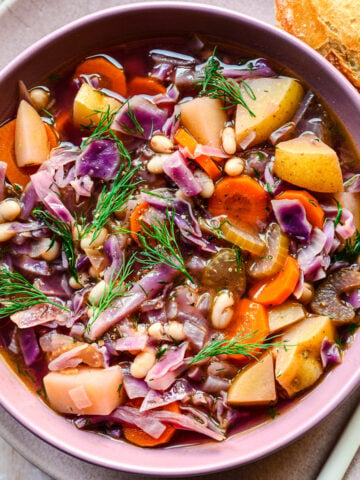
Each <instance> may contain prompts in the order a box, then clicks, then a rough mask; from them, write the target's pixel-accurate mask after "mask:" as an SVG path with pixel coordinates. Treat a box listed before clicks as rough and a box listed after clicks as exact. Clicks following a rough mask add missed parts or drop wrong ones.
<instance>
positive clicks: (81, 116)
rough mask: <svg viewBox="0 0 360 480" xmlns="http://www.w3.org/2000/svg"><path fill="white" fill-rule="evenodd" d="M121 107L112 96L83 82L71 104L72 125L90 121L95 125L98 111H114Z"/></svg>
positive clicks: (97, 120) (97, 119) (98, 118)
mask: <svg viewBox="0 0 360 480" xmlns="http://www.w3.org/2000/svg"><path fill="white" fill-rule="evenodd" d="M120 107H121V103H120V102H119V101H118V100H116V99H115V98H113V97H109V96H108V95H105V94H103V93H102V92H100V91H99V90H96V89H95V88H94V87H91V86H90V85H89V84H88V83H83V84H82V85H81V87H80V89H79V91H78V92H77V94H76V97H75V99H74V105H73V120H74V125H76V126H77V127H80V126H81V125H88V124H90V123H92V124H94V125H97V124H98V123H99V121H100V116H101V114H100V113H96V112H95V110H98V111H100V112H106V111H107V110H108V109H109V111H110V112H116V110H118V109H119V108H120Z"/></svg>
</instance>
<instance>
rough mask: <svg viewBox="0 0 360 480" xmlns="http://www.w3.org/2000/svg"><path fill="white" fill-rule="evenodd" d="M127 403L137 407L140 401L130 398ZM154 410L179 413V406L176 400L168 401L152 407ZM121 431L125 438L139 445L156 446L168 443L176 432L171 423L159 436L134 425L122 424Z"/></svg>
mask: <svg viewBox="0 0 360 480" xmlns="http://www.w3.org/2000/svg"><path fill="white" fill-rule="evenodd" d="M127 405H128V406H129V407H135V406H136V407H139V406H140V405H141V402H139V401H134V400H132V401H130V402H128V403H127ZM154 410H168V411H170V412H175V413H180V408H179V405H178V403H177V402H173V403H170V404H169V405H165V406H164V407H160V408H154ZM123 432H124V436H125V438H126V440H128V441H129V442H131V443H134V444H135V445H138V446H139V447H156V446H157V445H162V444H164V443H168V442H169V441H170V440H171V438H172V436H173V435H174V433H175V432H176V428H175V427H173V426H172V425H166V429H165V430H164V432H163V433H162V434H161V436H160V437H159V438H153V437H151V436H150V435H148V434H147V433H145V432H144V431H143V430H141V429H140V428H138V427H135V426H134V425H124V426H123Z"/></svg>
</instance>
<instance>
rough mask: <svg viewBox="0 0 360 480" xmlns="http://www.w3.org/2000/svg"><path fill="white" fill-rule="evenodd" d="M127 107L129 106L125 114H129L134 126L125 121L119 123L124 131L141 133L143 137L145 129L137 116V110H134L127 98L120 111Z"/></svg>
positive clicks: (129, 133)
mask: <svg viewBox="0 0 360 480" xmlns="http://www.w3.org/2000/svg"><path fill="white" fill-rule="evenodd" d="M126 107H127V111H126V112H125V115H126V116H127V118H128V119H129V120H130V122H131V123H132V125H133V128H132V127H131V126H130V125H127V124H126V123H125V122H118V125H119V126H120V127H121V129H122V130H123V132H124V133H127V134H128V135H139V136H140V137H143V136H144V129H143V127H142V126H141V125H140V123H139V121H138V119H137V118H136V115H135V112H134V110H133V108H132V107H131V105H130V102H129V100H126V102H125V103H123V104H122V105H121V107H120V109H119V110H118V111H120V110H122V109H123V108H126ZM150 137H151V135H150Z"/></svg>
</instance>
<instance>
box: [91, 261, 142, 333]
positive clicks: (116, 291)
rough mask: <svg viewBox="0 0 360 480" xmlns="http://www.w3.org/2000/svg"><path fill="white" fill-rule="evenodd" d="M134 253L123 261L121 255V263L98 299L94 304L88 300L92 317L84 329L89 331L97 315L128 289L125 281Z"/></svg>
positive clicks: (130, 271) (131, 265) (131, 266)
mask: <svg viewBox="0 0 360 480" xmlns="http://www.w3.org/2000/svg"><path fill="white" fill-rule="evenodd" d="M135 260H136V255H135V254H133V255H132V256H131V257H130V258H129V260H127V261H125V255H124V256H123V263H122V266H121V268H120V270H119V271H118V273H117V274H116V275H112V276H111V278H110V281H109V283H108V285H107V286H106V288H105V290H104V292H103V294H102V295H101V297H100V300H99V301H98V302H97V303H96V304H95V303H94V302H89V303H88V304H87V306H88V307H89V308H91V309H92V317H91V320H90V322H89V323H88V325H87V327H86V331H89V329H90V327H91V325H92V324H93V323H94V322H95V321H96V320H97V319H98V318H99V315H100V314H101V313H102V312H103V311H104V310H105V309H107V308H108V307H111V304H112V303H113V302H114V300H116V299H117V298H119V297H124V296H125V295H126V293H127V291H128V287H129V284H128V283H127V282H126V281H127V279H128V277H129V276H130V275H131V273H132V271H133V266H134V262H135Z"/></svg>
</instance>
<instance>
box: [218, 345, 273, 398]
mask: <svg viewBox="0 0 360 480" xmlns="http://www.w3.org/2000/svg"><path fill="white" fill-rule="evenodd" d="M276 399H277V396H276V389H275V378H274V362H273V357H272V355H271V353H266V354H265V355H263V356H262V357H261V358H260V360H259V361H258V362H255V363H251V364H250V365H248V366H246V367H245V368H244V369H243V370H241V372H240V373H238V375H237V376H236V377H235V378H234V380H233V382H232V384H231V385H230V388H229V390H228V395H227V401H228V403H229V405H237V406H239V405H268V404H270V403H274V402H275V401H276Z"/></svg>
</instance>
